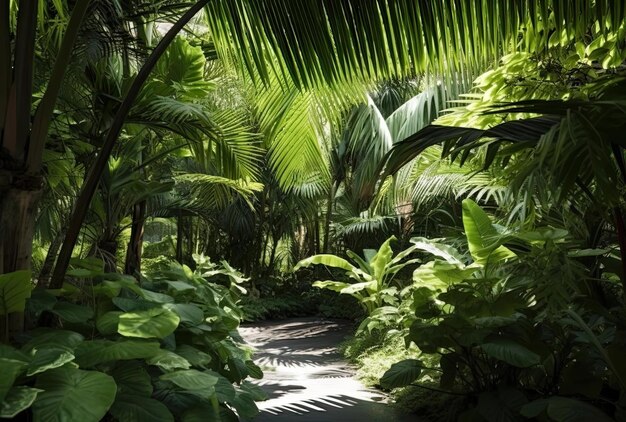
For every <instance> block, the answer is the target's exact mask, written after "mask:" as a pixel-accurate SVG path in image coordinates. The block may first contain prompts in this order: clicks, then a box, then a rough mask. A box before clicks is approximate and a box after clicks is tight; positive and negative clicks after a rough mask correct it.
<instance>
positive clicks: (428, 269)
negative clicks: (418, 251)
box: [413, 260, 480, 290]
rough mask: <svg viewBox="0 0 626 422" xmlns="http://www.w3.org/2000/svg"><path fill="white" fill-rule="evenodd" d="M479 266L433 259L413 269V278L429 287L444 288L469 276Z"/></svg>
mask: <svg viewBox="0 0 626 422" xmlns="http://www.w3.org/2000/svg"><path fill="white" fill-rule="evenodd" d="M479 268H480V266H478V265H470V266H467V267H463V266H459V265H455V264H449V263H447V262H443V261H439V260H434V261H430V262H427V263H426V264H424V265H421V266H420V267H418V268H417V269H416V270H415V271H413V280H414V281H415V282H417V283H420V285H424V286H425V287H428V288H430V289H434V290H436V289H441V290H445V289H447V288H448V287H449V286H450V285H453V284H456V283H459V282H461V281H463V280H466V279H468V278H470V277H471V276H472V274H474V273H475V272H476V271H477V270H478V269H479Z"/></svg>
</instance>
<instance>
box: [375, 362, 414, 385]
mask: <svg viewBox="0 0 626 422" xmlns="http://www.w3.org/2000/svg"><path fill="white" fill-rule="evenodd" d="M423 366H424V365H423V364H422V362H421V361H419V360H417V359H406V360H403V361H400V362H397V363H394V364H393V365H391V368H389V369H388V370H387V372H385V374H384V375H383V377H382V378H381V379H380V385H382V386H383V387H384V388H389V389H391V388H397V387H406V386H407V385H409V384H411V383H412V382H413V381H415V380H416V379H418V378H419V376H420V374H421V373H422V368H423Z"/></svg>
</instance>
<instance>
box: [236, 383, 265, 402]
mask: <svg viewBox="0 0 626 422" xmlns="http://www.w3.org/2000/svg"><path fill="white" fill-rule="evenodd" d="M239 388H241V390H243V391H245V392H246V393H249V394H250V395H251V396H252V398H253V399H254V401H263V400H267V398H268V396H267V393H266V392H265V390H263V388H262V387H261V386H260V385H257V384H253V383H251V382H250V381H243V382H242V383H241V385H240V386H239Z"/></svg>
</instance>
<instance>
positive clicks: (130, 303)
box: [112, 297, 162, 312]
mask: <svg viewBox="0 0 626 422" xmlns="http://www.w3.org/2000/svg"><path fill="white" fill-rule="evenodd" d="M112 302H113V303H114V304H115V306H117V307H118V308H120V309H121V310H122V311H124V312H135V311H145V310H148V309H152V308H161V307H162V305H161V304H159V303H154V302H148V301H147V300H143V299H131V298H128V297H114V298H113V299H112Z"/></svg>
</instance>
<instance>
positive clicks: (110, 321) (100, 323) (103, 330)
mask: <svg viewBox="0 0 626 422" xmlns="http://www.w3.org/2000/svg"><path fill="white" fill-rule="evenodd" d="M122 314H123V312H120V311H110V312H107V313H106V314H103V315H101V316H100V317H99V318H98V320H97V321H96V328H97V329H98V331H99V332H100V334H102V335H105V336H110V335H112V334H115V333H117V325H118V324H119V322H120V315H122Z"/></svg>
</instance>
